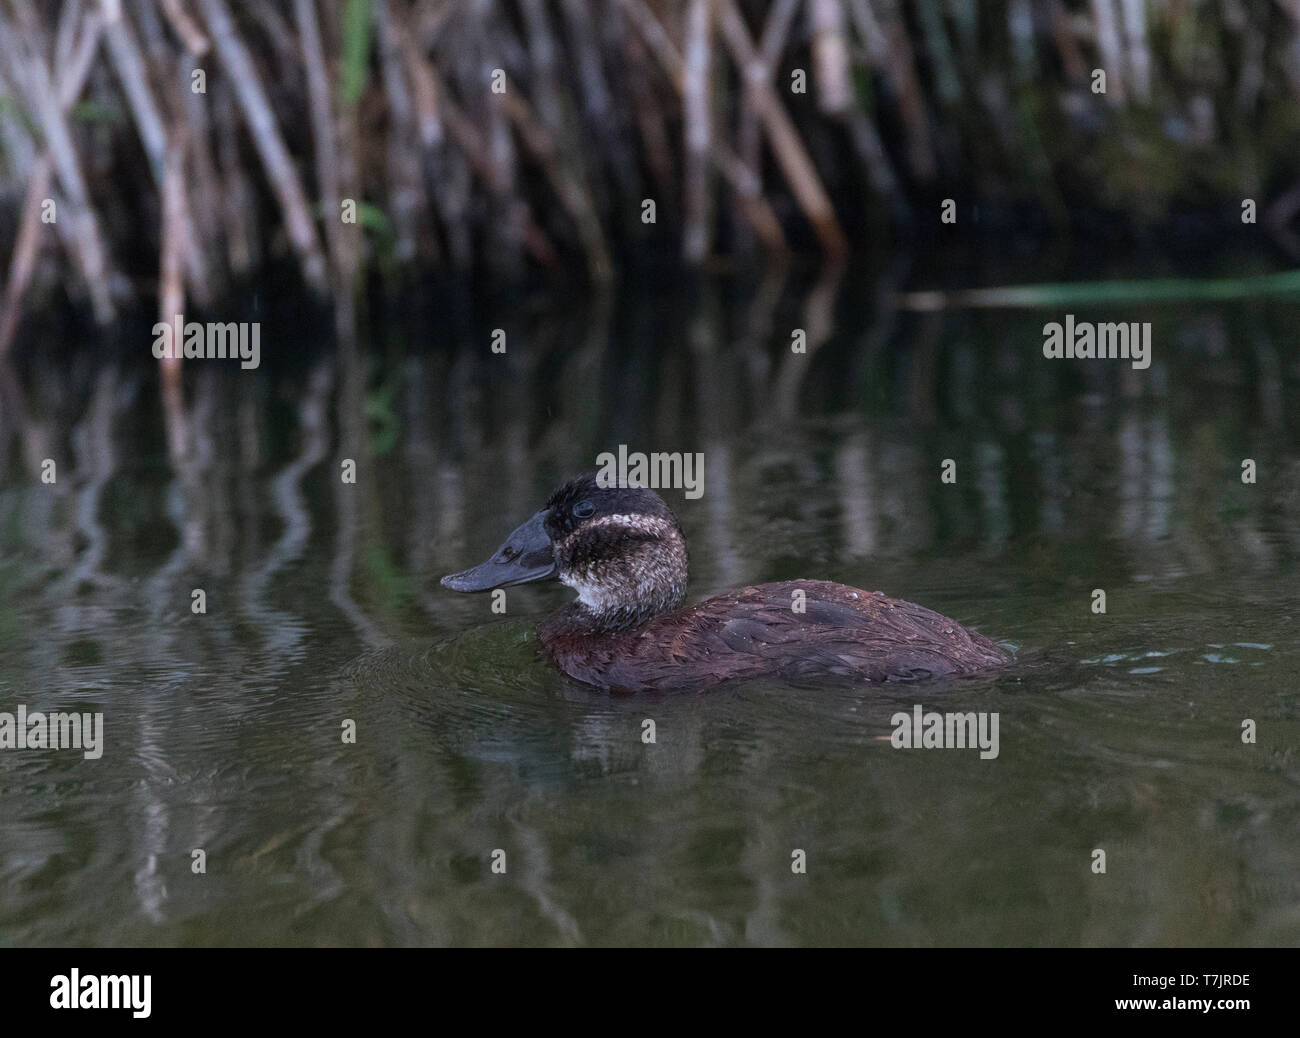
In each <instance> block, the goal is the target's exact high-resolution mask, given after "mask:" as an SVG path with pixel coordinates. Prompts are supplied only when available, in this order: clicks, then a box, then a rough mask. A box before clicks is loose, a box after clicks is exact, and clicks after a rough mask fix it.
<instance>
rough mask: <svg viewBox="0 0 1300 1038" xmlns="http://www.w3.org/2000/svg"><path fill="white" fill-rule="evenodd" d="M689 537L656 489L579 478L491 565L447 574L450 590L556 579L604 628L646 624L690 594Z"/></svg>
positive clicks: (519, 530) (509, 539)
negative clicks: (687, 580)
mask: <svg viewBox="0 0 1300 1038" xmlns="http://www.w3.org/2000/svg"><path fill="white" fill-rule="evenodd" d="M686 561H687V557H686V539H685V538H684V537H683V536H682V529H681V527H680V526H679V525H678V523H677V517H676V516H675V515H673V513H672V510H671V509H670V508H669V507H668V506H667V505H666V504H665V503H664V501H663V498H661V497H660V496H659V495H658V494H656V493H655V492H654V491H653V490H648V489H645V488H643V487H617V486H616V487H602V486H601V485H600V484H599V483H598V482H597V481H596V477H595V476H594V475H585V476H579V477H578V478H577V479H574V480H571V481H570V482H568V483H566V484H565V485H564V486H562V487H560V489H559V490H557V491H555V493H553V494H552V495H551V496H550V498H549V499H548V500H547V502H546V507H545V508H543V509H542V510H541V511H540V512H538V513H537V514H535V515H534V516H533V517H532V518H531V519H529V520H528V521H527V522H526V523H524V524H523V525H522V526H520V527H518V528H517V529H516V530H515V531H514V532H513V533H512V534H510V536H509V537H507V538H506V540H505V543H504V544H502V545H501V547H500V548H498V549H497V551H496V554H494V555H493V556H492V557H491V558H490V559H488V560H487V561H486V562H484V563H481V564H479V565H477V566H475V567H474V568H473V569H467V570H464V571H463V572H460V573H453V574H451V575H449V576H446V577H443V578H442V585H443V587H448V588H451V589H452V590H453V591H490V590H492V589H493V588H499V587H508V586H510V585H512V584H528V583H532V582H534V581H539V580H551V579H558V580H559V581H560V582H561V583H564V584H567V585H568V586H569V587H571V588H573V589H574V590H575V591H577V592H578V601H577V603H576V605H577V607H578V608H579V609H580V610H582V611H583V612H584V613H586V614H588V615H589V616H590V618H591V620H592V621H593V623H594V624H595V625H596V626H598V627H599V628H601V629H603V630H619V629H622V628H625V627H632V626H635V625H637V624H640V623H644V622H645V621H646V620H648V619H649V618H650V617H652V616H654V615H656V614H657V613H661V612H663V611H664V610H666V609H671V608H673V607H674V606H676V605H677V604H679V603H680V602H681V600H682V598H683V597H684V596H685V595H686Z"/></svg>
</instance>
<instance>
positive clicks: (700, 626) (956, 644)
mask: <svg viewBox="0 0 1300 1038" xmlns="http://www.w3.org/2000/svg"><path fill="white" fill-rule="evenodd" d="M686 565H687V554H686V539H685V537H684V536H683V535H682V529H681V526H680V525H679V524H678V522H677V517H676V516H675V515H673V512H672V510H671V509H670V508H669V507H668V505H667V504H665V503H664V500H663V498H661V497H660V496H659V495H658V494H657V493H655V492H654V491H653V490H649V489H646V488H642V487H629V486H609V487H606V486H601V485H600V483H598V482H597V480H596V477H595V476H594V475H584V476H579V477H578V478H577V479H574V480H572V481H570V482H569V483H566V484H565V485H564V486H562V487H561V488H560V489H559V490H557V491H555V493H553V494H552V495H551V496H550V498H549V499H548V500H547V502H546V507H545V508H543V509H542V510H541V511H539V512H537V513H536V514H535V515H534V516H533V517H532V518H531V519H529V520H528V521H527V522H525V523H524V524H523V525H521V526H520V527H519V528H518V529H516V530H515V531H514V532H513V533H511V534H510V536H509V537H507V538H506V540H505V543H504V544H502V545H501V547H500V548H498V549H497V552H496V554H494V555H493V556H492V557H491V558H490V559H488V560H487V561H486V562H484V563H482V564H480V565H478V566H475V567H473V568H472V569H467V570H464V571H463V572H460V573H453V574H450V575H448V576H445V577H443V578H442V584H443V586H444V587H448V588H451V589H452V590H453V591H465V592H474V591H489V590H491V589H493V588H500V587H509V586H511V585H515V584H527V583H532V582H534V581H540V580H551V579H559V581H560V582H561V583H563V584H567V585H568V586H569V587H571V588H573V589H574V590H575V591H576V592H577V593H578V597H577V600H576V601H574V602H572V603H570V604H569V605H568V606H566V607H564V608H563V609H561V610H559V612H557V613H555V614H553V615H552V616H551V617H550V618H548V619H547V620H546V621H545V622H544V623H543V624H542V626H541V628H540V629H539V631H538V640H539V641H540V643H541V646H542V649H543V650H544V651H545V653H546V654H547V655H548V656H549V657H550V659H551V661H552V662H553V663H554V664H555V665H556V666H557V667H558V668H559V669H560V670H562V671H563V672H564V673H566V674H568V675H569V676H570V677H572V678H575V679H577V680H578V681H582V682H585V683H586V684H589V685H595V686H597V687H599V688H603V689H607V690H610V691H616V692H639V691H651V690H657V689H682V688H708V687H711V686H713V685H717V684H720V683H721V682H723V681H729V680H732V679H739V678H753V677H759V676H763V675H767V676H773V677H778V678H785V679H790V680H807V679H819V678H831V677H836V678H853V679H857V680H860V681H868V682H886V681H908V680H915V679H918V678H927V677H934V676H939V675H943V674H963V673H969V672H971V671H976V670H983V669H985V668H988V667H995V666H998V665H999V664H1003V663H1007V662H1008V661H1009V660H1010V658H1011V657H1010V656H1009V655H1008V654H1007V653H1006V652H1005V651H1004V650H1003V649H1002V648H1001V647H1000V646H999V645H997V644H996V643H995V642H993V641H991V640H989V639H988V638H986V637H984V636H983V635H981V634H978V633H976V632H975V631H970V630H967V629H966V628H965V627H962V626H961V625H960V624H958V623H957V622H956V621H953V620H949V619H948V618H947V617H945V616H940V615H939V614H938V613H935V612H932V611H931V610H929V609H925V608H923V607H921V606H918V605H913V604H912V603H910V602H902V601H899V600H898V599H894V598H887V597H885V595H884V594H883V593H881V592H879V591H876V592H868V591H860V590H858V589H857V588H852V587H846V586H845V585H843V584H835V583H832V582H831V581H827V580H786V581H781V582H780V583H775V584H758V585H753V586H750V587H745V588H741V589H740V590H738V591H730V592H728V593H726V594H722V595H716V596H714V597H713V598H708V599H705V600H704V601H703V602H699V603H697V604H696V605H692V606H685V607H683V606H682V600H683V599H684V598H685V597H686ZM800 592H802V594H799V593H800Z"/></svg>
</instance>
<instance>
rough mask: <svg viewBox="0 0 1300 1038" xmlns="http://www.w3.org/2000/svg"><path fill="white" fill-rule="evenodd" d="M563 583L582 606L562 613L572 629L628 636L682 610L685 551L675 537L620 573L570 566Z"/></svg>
mask: <svg viewBox="0 0 1300 1038" xmlns="http://www.w3.org/2000/svg"><path fill="white" fill-rule="evenodd" d="M560 580H561V582H562V583H564V584H567V585H568V586H569V587H571V588H573V589H574V590H575V591H576V592H578V600H577V601H576V602H574V603H572V604H571V605H570V606H569V608H568V609H565V610H563V611H562V612H563V614H564V616H565V617H566V619H567V620H568V621H569V622H570V623H571V624H573V625H575V626H580V627H582V628H583V629H584V630H587V631H594V632H603V633H610V632H614V631H626V630H630V629H631V628H634V627H640V626H641V625H642V624H644V623H648V622H649V621H650V620H652V619H654V617H656V616H658V615H659V614H660V613H666V612H668V611H669V610H670V609H675V608H676V607H677V606H679V605H681V603H682V600H683V599H684V598H685V597H686V547H685V545H684V544H683V543H682V542H681V538H680V534H676V532H675V531H674V533H673V536H672V538H671V539H666V540H663V541H656V542H655V544H654V545H653V547H652V548H650V549H643V550H642V551H641V552H639V553H638V554H637V556H636V557H635V559H633V560H632V561H631V562H630V563H629V564H627V565H624V566H621V567H619V568H618V569H617V570H610V569H608V568H606V569H602V568H601V567H600V566H598V565H597V566H592V565H587V566H570V567H566V568H565V569H562V570H561V572H560ZM558 615H559V614H557V616H558Z"/></svg>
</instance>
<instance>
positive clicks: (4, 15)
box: [0, 0, 1300, 355]
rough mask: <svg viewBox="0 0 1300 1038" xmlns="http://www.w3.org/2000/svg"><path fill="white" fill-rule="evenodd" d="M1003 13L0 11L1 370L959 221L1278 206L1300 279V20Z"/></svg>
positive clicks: (1076, 9)
mask: <svg viewBox="0 0 1300 1038" xmlns="http://www.w3.org/2000/svg"><path fill="white" fill-rule="evenodd" d="M975 7H976V5H973V4H969V5H968V4H963V3H956V2H953V3H941V2H938V0H774V2H771V3H758V2H754V0H689V2H685V3H683V2H669V0H550V2H548V0H469V2H461V0H346V2H342V3H324V2H321V0H285V3H284V4H283V5H277V4H261V3H259V4H240V3H235V2H232V0H54V2H48V3H46V2H36V0H0V92H2V93H0V213H5V214H7V215H11V216H13V217H15V219H13V220H12V221H8V220H6V221H3V224H4V225H6V226H12V228H13V230H12V231H7V232H6V231H0V249H3V250H5V252H6V254H7V257H8V259H7V262H6V263H4V269H5V270H6V281H5V286H4V293H3V297H2V299H0V306H2V307H3V309H2V310H0V355H3V354H4V353H5V352H7V351H8V350H9V348H10V346H11V344H12V342H13V340H14V338H15V336H16V335H17V334H18V328H19V323H20V319H21V315H22V313H23V308H24V305H25V303H28V302H29V301H30V305H33V306H35V305H37V304H38V303H40V302H44V303H49V302H52V301H58V300H59V299H61V298H63V296H61V295H60V294H59V291H58V290H61V287H62V286H65V285H66V286H67V288H68V291H69V293H70V294H71V295H72V296H73V297H74V298H77V299H84V300H87V301H88V302H89V304H90V312H91V313H92V314H93V316H94V318H95V319H96V320H98V321H99V322H101V323H108V322H111V321H113V320H115V319H116V317H117V315H118V313H119V312H120V310H121V308H122V307H123V306H124V305H130V304H131V302H132V297H133V296H135V295H137V294H145V295H148V296H150V297H157V298H167V299H175V298H177V297H178V294H179V295H180V296H182V297H183V298H184V299H186V300H188V301H189V302H190V303H191V304H192V305H196V306H199V307H202V306H204V305H210V304H211V303H213V302H214V301H215V300H217V299H220V298H222V297H223V296H224V295H226V294H227V293H228V292H229V290H230V286H231V285H232V284H234V283H235V282H236V281H238V280H239V279H247V278H250V277H252V276H254V275H257V274H260V273H262V272H264V271H265V270H266V269H267V268H268V267H269V266H270V265H271V264H273V263H274V262H275V261H276V260H277V259H280V258H284V259H287V260H289V261H291V262H292V263H293V264H294V265H295V266H296V268H297V270H298V272H299V275H300V277H301V281H302V283H303V284H304V285H306V286H308V287H309V288H311V289H312V290H314V291H316V292H320V293H327V294H330V295H331V296H332V297H333V299H334V300H335V303H336V306H337V307H338V308H339V310H340V312H341V317H340V323H341V326H345V325H347V324H349V323H350V322H351V320H352V314H353V310H352V306H353V302H354V298H355V296H356V293H357V290H358V287H359V286H360V284H361V275H362V274H364V273H365V272H367V271H371V270H377V271H380V272H381V273H382V274H384V275H396V276H397V278H398V279H399V281H398V283H399V284H400V283H402V282H403V281H404V280H406V279H407V278H409V277H412V276H415V275H417V274H423V273H426V272H428V271H429V270H458V271H461V272H469V273H476V274H477V273H482V272H485V271H486V272H490V273H491V274H492V275H494V276H496V277H498V278H517V277H520V276H521V275H529V274H531V273H533V272H535V271H537V270H549V271H552V272H555V273H558V274H565V273H568V272H570V271H580V272H582V273H583V274H585V276H586V277H587V278H588V279H589V280H590V281H591V282H593V283H596V284H600V283H604V282H607V281H609V280H610V279H612V278H613V277H615V276H616V272H617V271H618V269H619V267H620V260H621V258H623V257H624V256H626V255H627V254H628V252H629V251H630V250H636V251H644V250H647V249H669V250H672V251H674V252H676V253H677V255H679V257H680V258H681V260H682V262H684V263H686V264H689V265H694V266H699V265H704V264H708V263H710V262H712V261H713V260H715V259H717V258H718V257H720V256H729V257H739V258H743V257H745V256H747V255H748V254H751V253H754V254H760V253H766V254H771V255H784V254H786V253H787V252H789V251H792V250H794V251H798V250H808V251H813V252H816V253H820V254H822V255H824V256H825V257H828V258H833V259H839V258H842V257H844V256H845V255H847V254H849V253H851V252H853V251H855V250H862V249H864V248H873V247H876V246H877V245H879V244H880V243H881V242H882V241H887V240H888V239H887V237H885V238H882V237H881V236H880V235H879V234H877V233H875V232H876V231H878V230H880V229H881V228H885V229H888V228H889V227H890V226H891V225H892V226H898V225H899V224H904V223H909V222H910V221H911V220H912V219H915V220H918V221H922V222H924V221H927V220H928V219H929V216H928V215H927V214H932V215H933V222H934V224H935V226H936V227H937V223H938V211H939V202H940V201H941V200H942V199H943V198H944V197H952V198H955V199H957V200H958V202H959V205H960V207H961V208H960V211H961V212H963V213H964V212H970V211H973V208H974V206H975V205H977V204H979V203H981V202H986V201H993V202H997V203H999V204H1002V205H1004V206H1009V207H1011V208H1012V209H1013V210H1014V209H1015V208H1016V207H1021V208H1023V209H1034V208H1037V209H1038V210H1039V211H1043V210H1046V211H1047V212H1048V215H1049V218H1050V219H1051V221H1052V223H1053V225H1054V226H1055V227H1056V228H1057V229H1058V230H1061V231H1068V230H1069V227H1070V221H1071V214H1073V213H1077V212H1080V211H1082V210H1083V209H1086V208H1088V207H1100V208H1104V209H1109V210H1112V211H1114V210H1120V211H1126V212H1129V213H1131V214H1133V216H1134V219H1135V220H1140V221H1142V222H1144V223H1146V224H1151V223H1152V222H1159V220H1161V219H1163V218H1165V217H1167V216H1168V215H1169V214H1170V213H1171V212H1173V211H1174V210H1175V209H1176V207H1178V206H1180V205H1183V204H1198V205H1200V206H1202V207H1207V206H1208V207H1210V208H1217V209H1218V210H1219V211H1220V213H1221V215H1222V219H1223V221H1224V224H1225V225H1227V224H1230V223H1232V222H1233V221H1234V220H1236V221H1238V222H1239V220H1240V215H1239V214H1240V206H1241V202H1242V200H1243V199H1245V198H1251V199H1254V200H1255V201H1256V202H1257V204H1258V207H1259V214H1260V215H1259V221H1260V222H1259V226H1260V228H1261V229H1262V230H1266V231H1268V232H1269V233H1271V234H1272V236H1273V237H1274V238H1275V239H1276V240H1277V241H1279V242H1280V243H1281V245H1282V247H1283V248H1285V249H1288V250H1291V251H1293V252H1297V253H1300V238H1298V237H1297V235H1296V234H1295V232H1294V230H1293V229H1292V228H1291V227H1290V224H1291V223H1293V222H1294V220H1295V217H1296V214H1297V212H1300V202H1298V201H1297V199H1300V157H1298V156H1297V153H1296V151H1295V149H1294V147H1293V146H1292V142H1293V140H1294V138H1295V134H1296V133H1297V132H1300V105H1298V104H1297V99H1298V98H1297V95H1298V94H1300V74H1297V73H1296V71H1295V63H1294V57H1293V56H1294V54H1295V53H1296V52H1297V50H1298V49H1300V5H1297V4H1295V3H1277V4H1263V3H1261V4H1246V5H1243V4H1236V3H1222V4H1218V3H1203V4H1187V3H1181V2H1176V0H1145V2H1143V0H993V2H989V3H982V4H980V5H978V9H977V10H976V9H975ZM1095 70H1102V71H1104V72H1105V74H1106V92H1105V93H1104V94H1101V93H1096V92H1094V82H1095V79H1094V74H1095ZM169 176H170V177H171V178H172V179H173V180H174V181H175V182H176V183H177V184H179V188H178V189H177V190H175V191H174V192H173V193H172V194H171V195H169V194H168V177H169ZM47 200H52V201H53V202H54V204H55V206H56V208H57V213H58V218H57V222H56V223H54V224H49V223H47V222H44V220H43V215H42V214H43V212H44V208H43V207H44V206H45V205H46V201H47ZM646 200H653V201H654V202H655V209H656V218H655V220H654V222H653V223H649V222H646V221H645V218H644V209H643V203H644V202H645V201H646ZM349 201H350V202H353V203H355V208H356V211H358V212H359V213H360V214H361V216H360V217H359V218H358V219H357V221H356V222H355V223H353V222H346V221H345V219H344V214H343V210H344V209H345V208H346V205H347V203H348V202H349ZM377 227H379V228H383V230H384V232H385V233H383V234H377V233H375V229H376V228H377ZM867 229H871V233H868V231H867ZM151 254H152V255H154V256H157V257H159V258H158V260H157V261H156V262H155V263H152V264H148V265H143V264H142V263H141V257H142V256H148V255H151ZM168 277H179V278H180V279H181V284H180V285H179V286H177V285H175V284H168V283H164V282H165V280H166V279H167V278H168Z"/></svg>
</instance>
